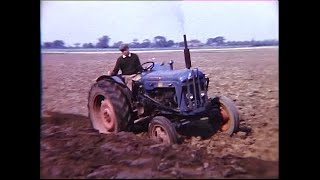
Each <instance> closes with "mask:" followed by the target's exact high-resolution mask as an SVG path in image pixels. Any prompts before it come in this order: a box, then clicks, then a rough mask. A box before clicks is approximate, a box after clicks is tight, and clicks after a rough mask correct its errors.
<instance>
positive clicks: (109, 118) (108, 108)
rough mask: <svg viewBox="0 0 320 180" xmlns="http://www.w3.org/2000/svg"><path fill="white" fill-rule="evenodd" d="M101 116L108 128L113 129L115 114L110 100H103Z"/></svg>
mask: <svg viewBox="0 0 320 180" xmlns="http://www.w3.org/2000/svg"><path fill="white" fill-rule="evenodd" d="M100 116H101V119H102V122H103V124H104V125H105V127H106V128H107V129H108V130H113V129H114V128H115V121H116V118H115V115H114V112H113V109H112V105H111V104H110V102H109V101H108V100H103V101H101V107H100Z"/></svg>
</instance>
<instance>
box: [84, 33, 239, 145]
mask: <svg viewBox="0 0 320 180" xmlns="http://www.w3.org/2000/svg"><path fill="white" fill-rule="evenodd" d="M183 38H184V46H185V47H184V59H185V64H186V68H185V69H178V70H174V68H173V61H172V60H170V61H169V62H168V63H164V62H162V63H158V62H153V61H147V62H145V63H143V64H142V67H143V68H142V71H141V72H139V73H140V75H141V78H140V79H139V80H137V81H133V82H132V88H131V89H132V90H130V88H128V87H127V85H126V83H125V81H124V78H123V77H122V76H121V74H117V75H115V76H108V75H102V76H100V77H98V78H97V79H96V81H95V82H94V84H93V85H92V86H91V89H90V91H89V95H88V112H89V115H88V116H89V119H90V122H91V125H92V127H93V129H95V130H97V131H99V132H100V133H104V134H110V133H118V132H120V131H128V132H130V131H132V132H133V131H134V129H136V128H137V127H144V128H145V132H147V133H148V135H149V137H150V138H152V139H154V140H156V141H157V142H159V143H167V144H175V143H179V142H180V141H179V137H180V135H179V133H178V132H179V131H178V130H179V129H181V128H182V127H184V126H186V125H187V124H189V123H191V122H192V123H197V122H199V121H202V120H207V122H208V123H207V124H208V126H210V127H213V129H216V130H217V132H221V133H226V134H228V135H230V136H232V135H233V134H234V133H235V132H237V131H238V128H239V121H240V120H239V113H238V110H237V108H236V106H235V104H234V102H233V101H232V100H231V99H229V98H228V97H226V96H213V97H208V88H209V78H208V77H207V76H206V74H204V73H203V72H202V71H200V70H199V69H198V68H193V69H191V58H190V51H189V49H188V45H187V40H186V35H183ZM191 131H192V129H191Z"/></svg>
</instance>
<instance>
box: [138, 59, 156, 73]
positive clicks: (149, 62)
mask: <svg viewBox="0 0 320 180" xmlns="http://www.w3.org/2000/svg"><path fill="white" fill-rule="evenodd" d="M146 64H150V65H147V66H144V65H146ZM141 66H142V70H143V71H148V70H151V69H152V68H153V66H154V62H152V61H147V62H145V63H143V64H141Z"/></svg>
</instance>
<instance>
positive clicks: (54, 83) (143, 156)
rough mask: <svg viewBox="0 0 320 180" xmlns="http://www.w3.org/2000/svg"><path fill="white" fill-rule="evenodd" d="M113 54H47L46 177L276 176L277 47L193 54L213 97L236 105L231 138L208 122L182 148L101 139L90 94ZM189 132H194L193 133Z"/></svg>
mask: <svg viewBox="0 0 320 180" xmlns="http://www.w3.org/2000/svg"><path fill="white" fill-rule="evenodd" d="M138 55H139V57H140V59H141V61H142V62H145V61H148V60H149V59H151V58H155V61H157V62H162V61H165V62H168V61H169V60H171V59H172V60H174V62H175V63H174V68H175V69H180V68H184V66H185V65H184V57H183V52H166V53H139V54H138ZM118 56H119V53H116V54H43V55H42V125H41V140H40V143H41V154H40V156H41V161H40V162H41V165H40V172H41V174H40V176H41V178H277V177H278V160H279V151H278V148H279V145H278V142H279V141H278V140H279V123H278V122H279V119H278V100H279V98H278V49H255V50H237V51H225V52H214V51H203V52H192V51H191V59H192V65H193V67H199V68H200V69H201V70H202V71H204V72H205V73H206V74H208V75H209V77H210V86H209V95H210V96H213V95H225V96H227V97H229V98H231V99H232V100H233V101H234V102H235V104H236V105H237V107H238V109H239V112H240V116H241V117H240V118H241V122H240V123H241V125H240V131H239V132H238V133H237V134H235V135H234V136H232V137H228V136H226V135H224V134H222V133H217V134H210V128H203V127H207V126H206V124H205V123H206V122H203V124H202V125H201V127H202V128H201V129H199V127H198V128H197V127H195V129H196V128H197V130H195V132H196V131H197V132H201V133H206V134H209V135H210V136H209V137H207V138H201V137H200V136H199V135H201V134H195V136H192V137H186V138H185V140H184V142H183V143H182V144H180V145H171V146H167V145H158V144H156V143H155V142H153V141H152V140H151V139H149V138H148V137H147V134H146V133H139V134H134V133H128V132H121V133H119V134H116V135H103V134H99V133H97V132H96V131H94V130H92V129H91V127H90V124H89V119H88V118H87V115H88V112H87V96H88V91H89V89H90V86H91V85H92V83H94V80H95V78H97V77H98V76H100V75H102V74H105V73H106V72H107V70H110V69H112V68H113V66H114V64H115V60H116V59H117V57H118ZM191 128H192V127H191Z"/></svg>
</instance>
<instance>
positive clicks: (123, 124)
mask: <svg viewBox="0 0 320 180" xmlns="http://www.w3.org/2000/svg"><path fill="white" fill-rule="evenodd" d="M124 88H125V87H122V86H121V85H119V84H117V83H116V82H114V81H112V80H100V81H98V82H96V83H95V84H93V85H92V87H91V89H90V91H89V96H88V111H89V118H90V122H91V125H92V127H93V128H94V129H96V130H98V131H99V132H100V133H105V134H108V133H117V132H119V131H123V130H125V129H126V128H127V124H128V122H129V120H130V117H131V114H130V112H131V109H130V102H129V100H128V99H127V98H126V96H125V94H124V92H125V90H124Z"/></svg>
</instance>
